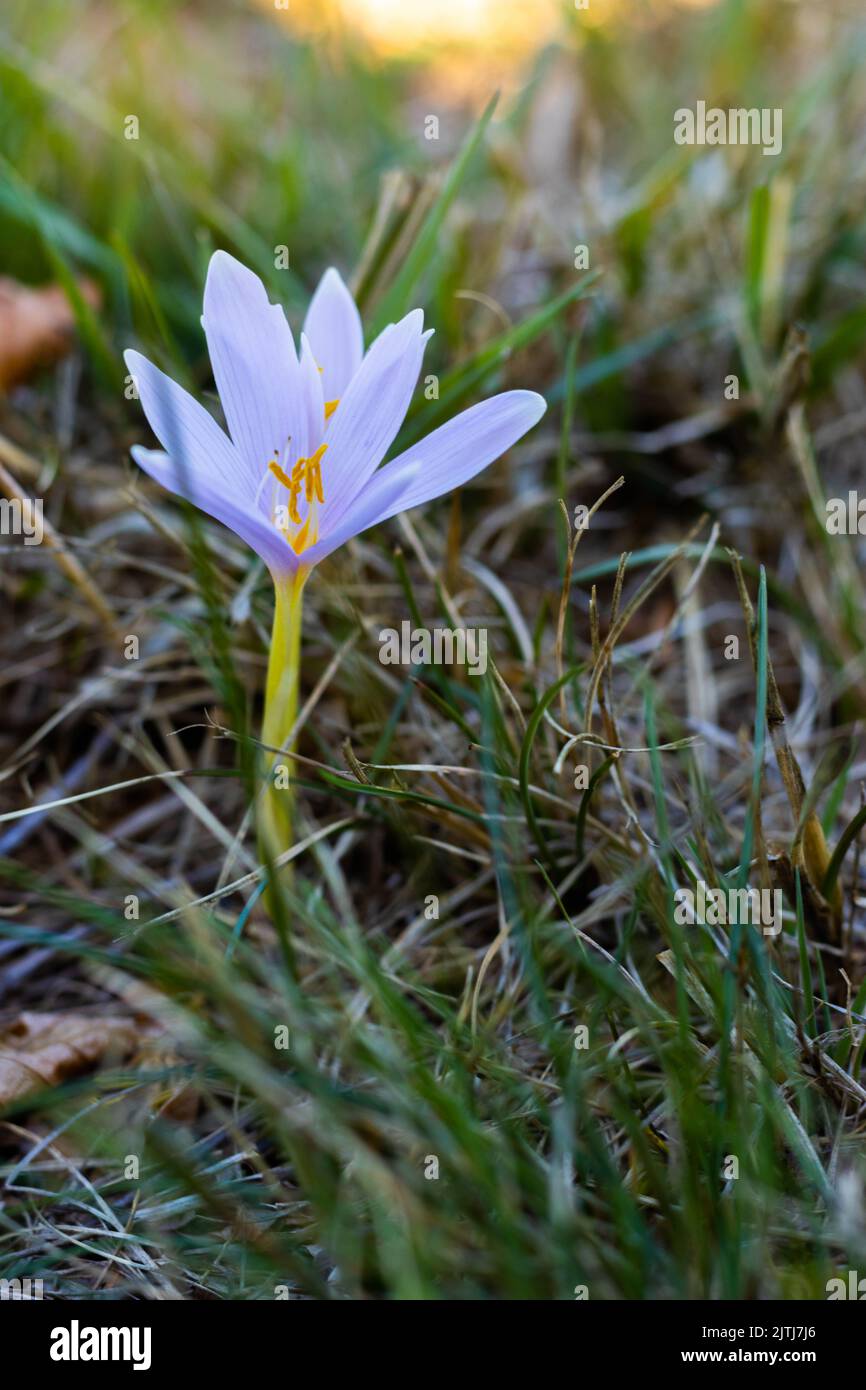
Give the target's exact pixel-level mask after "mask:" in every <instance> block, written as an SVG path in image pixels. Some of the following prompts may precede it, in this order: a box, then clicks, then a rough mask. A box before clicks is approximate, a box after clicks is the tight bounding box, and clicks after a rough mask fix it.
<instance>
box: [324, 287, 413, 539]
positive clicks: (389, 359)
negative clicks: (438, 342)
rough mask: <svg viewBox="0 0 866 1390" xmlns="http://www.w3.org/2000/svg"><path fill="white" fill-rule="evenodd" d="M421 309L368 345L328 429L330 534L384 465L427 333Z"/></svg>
mask: <svg viewBox="0 0 866 1390" xmlns="http://www.w3.org/2000/svg"><path fill="white" fill-rule="evenodd" d="M423 325H424V315H423V314H422V312H421V310H420V309H415V310H414V311H413V312H412V313H411V314H407V315H406V317H405V318H404V319H401V321H400V323H397V324H391V325H390V326H389V327H388V328H386V329H385V330H384V332H382V333H380V334H379V337H378V338H377V339H376V341H375V342H374V343H373V345H372V346H371V348H370V350H369V352H368V353H367V355H366V357H365V358H364V361H363V362H362V363H361V366H360V367H359V369H358V371H357V372H356V373H355V375H354V377H353V378H352V381H351V383H350V385H349V389H348V390H347V392H346V394H345V396H344V397H343V399H342V400H341V402H340V407H339V409H338V410H337V411H336V412H335V413H334V415H333V417H332V419H331V422H330V426H329V428H328V453H327V455H326V462H325V467H324V469H323V477H324V479H325V503H326V506H325V511H324V513H323V518H322V519H323V523H324V525H325V526H326V527H327V528H328V529H330V528H331V526H334V525H336V524H337V523H338V521H340V520H341V518H342V516H343V514H344V512H345V511H346V508H347V506H348V504H349V502H350V501H352V499H353V498H355V497H356V496H357V495H358V494H359V492H360V491H361V490H362V489H363V487H364V484H365V483H366V482H367V480H368V479H369V478H370V476H371V474H372V473H373V472H374V470H375V469H376V468H377V467H378V465H379V464H380V463H381V462H382V459H383V458H384V457H385V455H386V453H387V452H388V450H389V449H390V447H391V445H392V444H393V442H394V439H395V438H396V435H397V431H398V430H399V428H400V426H401V425H402V423H403V420H404V419H405V416H406V411H407V410H408V409H409V402H410V401H411V399H412V393H413V391H414V390H415V386H416V383H417V381H418V373H419V371H420V370H421V359H422V357H423V356H424V347H425V344H426V342H427V339H428V338H429V337H430V333H429V332H428V333H424V332H422V328H423Z"/></svg>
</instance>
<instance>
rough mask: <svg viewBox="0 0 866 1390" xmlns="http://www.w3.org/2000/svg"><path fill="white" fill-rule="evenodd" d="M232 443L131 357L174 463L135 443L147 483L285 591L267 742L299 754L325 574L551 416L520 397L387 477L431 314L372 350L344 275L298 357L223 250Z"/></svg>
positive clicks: (217, 278)
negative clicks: (307, 652)
mask: <svg viewBox="0 0 866 1390" xmlns="http://www.w3.org/2000/svg"><path fill="white" fill-rule="evenodd" d="M202 323H203V326H204V331H205V337H206V339H207V345H208V351H209V353H210V359H211V365H212V367H213V374H214V378H215V381H216V386H217V390H218V392H219V397H220V401H221V404H222V408H223V413H224V415H225V421H226V426H227V432H226V431H224V430H223V429H221V428H220V426H219V425H218V424H217V422H216V421H215V420H214V419H213V417H212V416H211V415H210V414H209V413H208V411H207V410H205V408H204V407H203V406H202V405H200V404H199V403H198V402H197V401H196V400H195V399H194V398H193V397H192V396H191V395H189V394H188V392H186V391H184V390H183V389H182V388H181V387H180V386H178V385H177V383H176V382H174V381H172V380H171V378H170V377H168V376H166V375H165V373H164V372H161V371H160V370H159V368H158V367H155V366H154V365H153V363H152V362H149V361H148V360H147V358H146V357H143V356H142V355H141V353H139V352H131V351H130V352H127V353H125V360H126V364H127V366H128V368H129V370H130V372H131V374H132V377H133V379H134V381H135V383H136V386H137V388H138V394H139V397H140V399H141V403H142V406H143V407H144V413H145V415H146V416H147V419H148V421H149V423H150V426H151V428H152V430H153V432H154V434H155V435H156V436H157V438H158V439H159V441H160V443H161V444H162V446H163V450H164V452H162V451H159V450H152V449H145V448H142V447H141V446H140V445H136V446H135V447H134V448H133V450H132V456H133V458H134V459H135V461H136V463H138V464H139V465H140V466H141V467H142V468H143V469H144V470H145V472H146V473H149V474H150V476H151V477H152V478H154V479H156V481H157V482H158V483H161V484H162V486H163V487H165V488H167V489H168V490H169V491H170V492H174V493H178V494H179V495H180V496H182V497H185V498H187V499H188V500H189V501H190V502H192V503H194V504H195V505H196V506H197V507H199V508H200V509H201V510H202V511H203V512H207V514H208V515H209V516H212V517H215V518H216V519H217V520H218V521H221V522H223V523H224V525H226V526H228V527H229V528H230V529H231V530H232V531H234V532H235V534H236V535H238V536H240V537H241V538H242V539H243V540H244V541H246V543H247V544H248V545H249V546H251V547H252V549H253V550H254V551H256V553H257V554H258V555H260V556H261V558H262V559H263V560H264V562H265V564H266V565H267V567H268V569H269V570H270V572H271V575H272V576H273V580H274V585H275V590H276V612H275V619H274V634H273V641H272V644H271V652H270V662H269V669H268V682H267V688H266V693H265V721H264V730H263V741H264V742H265V743H266V744H267V745H269V746H270V747H271V748H284V747H285V746H286V741H287V740H288V741H289V742H290V734H291V730H292V725H293V723H294V717H295V708H296V696H297V685H298V665H299V655H298V649H299V641H300V622H301V619H300V603H301V592H302V589H303V586H304V583H305V581H306V579H307V577H308V575H309V574H310V571H311V570H312V568H313V567H314V566H315V565H317V564H318V563H319V561H320V560H323V559H324V558H325V556H327V555H330V554H331V552H332V551H334V550H336V549H337V547H338V546H340V545H342V544H343V543H344V542H345V541H347V540H349V539H350V538H351V537H352V536H357V535H358V534H359V533H360V532H362V531H366V530H367V528H368V527H370V526H374V525H375V524H376V523H377V522H379V521H385V520H386V519H387V518H388V517H391V516H393V515H394V514H395V513H396V512H401V511H406V510H407V509H408V508H410V507H417V506H420V505H421V504H422V503H424V502H429V501H431V500H432V499H433V498H434V497H439V496H441V495H442V493H445V492H449V491H450V490H451V489H452V488H455V487H460V486H461V485H462V484H463V483H466V482H468V481H469V479H470V478H473V477H474V476H475V475H476V473H480V472H481V470H482V468H486V467H487V465H488V464H490V463H492V462H493V460H494V459H496V458H498V457H499V456H500V454H502V453H504V452H505V450H506V449H508V448H510V447H511V445H512V444H514V443H515V442H516V440H518V439H520V437H521V436H522V435H524V434H525V433H526V431H527V430H529V429H530V428H531V427H532V426H533V425H534V424H536V422H537V421H538V420H539V419H540V418H541V416H542V415H543V414H544V410H545V403H544V401H543V400H542V398H541V396H539V395H536V393H535V392H534V391H506V392H504V393H503V394H501V395H498V396H492V397H491V398H490V399H489V400H486V401H482V402H480V404H478V405H474V406H472V407H471V408H470V409H469V410H466V411H464V412H463V413H462V414H460V415H457V416H456V417H455V418H454V419H453V420H450V421H449V422H448V423H447V424H445V425H442V426H441V427H440V428H439V429H436V430H433V432H432V433H431V434H428V435H427V437H426V438H424V439H422V440H421V441H420V443H418V444H413V445H412V447H411V448H410V449H408V450H406V452H405V453H402V454H399V455H398V456H397V458H394V459H392V460H391V461H390V462H389V463H385V464H384V465H383V464H382V460H383V459H384V458H385V456H386V454H387V453H388V451H389V449H390V448H391V445H392V444H393V442H394V440H395V438H396V436H397V433H398V431H399V429H400V426H401V425H402V423H403V420H404V418H405V416H406V412H407V410H408V408H409V404H410V402H411V399H412V395H413V393H414V391H415V388H416V385H417V382H418V376H419V373H420V370H421V359H422V357H423V354H424V348H425V345H426V343H427V339H428V338H429V337H430V331H427V332H425V331H424V315H423V313H422V312H421V310H420V309H415V310H414V311H413V312H412V313H410V314H407V315H406V317H405V318H404V319H401V321H400V322H399V323H396V324H390V325H389V326H388V327H387V328H385V329H384V330H383V332H382V333H380V334H379V336H378V337H377V338H376V339H375V341H374V342H373V343H371V345H370V347H369V348H368V349H367V351H366V352H365V351H364V338H363V330H362V326H361V317H360V314H359V313H358V309H357V307H356V305H355V302H354V300H353V298H352V296H351V294H350V293H349V291H348V289H347V288H346V286H345V284H344V283H343V281H342V279H341V278H340V276H339V274H338V273H337V271H336V270H328V271H326V273H325V275H324V276H323V278H322V280H321V282H320V284H319V287H318V289H317V290H316V292H315V294H314V295H313V298H312V300H311V302H310V306H309V309H308V311H307V316H306V320H305V322H304V328H303V331H302V333H301V348H300V354H299V353H298V351H297V349H296V347H295V342H294V339H293V337H292V331H291V328H290V327H289V324H288V322H287V320H286V316H285V314H284V312H283V310H282V308H281V307H280V306H279V305H277V304H271V303H270V301H269V299H268V295H267V291H266V290H265V287H264V285H263V284H262V282H261V280H260V279H259V278H258V276H256V275H254V274H253V272H252V271H251V270H248V269H247V268H246V267H245V266H243V265H241V264H240V262H239V261H236V260H235V259H234V258H233V257H232V256H229V255H227V253H226V252H225V251H217V252H215V254H214V255H213V257H212V258H211V262H210V266H209V269H208V275H207V283H206V285H205V292H204V314H203V316H202Z"/></svg>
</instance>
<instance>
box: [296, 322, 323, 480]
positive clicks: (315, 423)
mask: <svg viewBox="0 0 866 1390" xmlns="http://www.w3.org/2000/svg"><path fill="white" fill-rule="evenodd" d="M300 380H301V400H302V401H303V411H304V431H303V442H302V443H299V446H298V447H299V453H298V455H297V457H298V458H308V457H309V456H310V454H312V453H315V451H316V449H318V447H319V445H320V444H321V443H322V440H323V438H324V435H325V397H324V395H323V392H322V373H321V372H320V371H319V366H318V363H317V362H316V358H315V356H314V354H313V349H312V346H311V344H310V343H309V341H308V339H307V336H306V334H305V333H302V334H301V372H300Z"/></svg>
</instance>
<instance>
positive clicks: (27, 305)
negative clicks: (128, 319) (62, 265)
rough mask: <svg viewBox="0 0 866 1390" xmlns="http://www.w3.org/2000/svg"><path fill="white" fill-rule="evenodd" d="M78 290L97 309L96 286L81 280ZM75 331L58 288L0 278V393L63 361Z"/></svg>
mask: <svg viewBox="0 0 866 1390" xmlns="http://www.w3.org/2000/svg"><path fill="white" fill-rule="evenodd" d="M79 289H80V290H81V293H82V295H83V297H84V299H85V300H86V302H87V303H88V304H89V305H90V306H91V308H94V309H95V308H98V306H99V302H100V295H99V290H98V289H97V287H96V285H94V284H93V282H92V281H90V280H81V281H79ZM74 331H75V315H74V314H73V312H72V305H71V304H70V302H69V300H68V298H67V297H66V293H65V291H64V290H63V289H61V287H60V286H59V285H42V286H40V287H39V288H38V289H37V288H34V287H33V286H31V285H20V284H19V283H18V281H17V280H11V279H9V278H8V276H0V391H6V390H8V389H9V387H10V386H14V385H16V384H17V383H18V382H21V381H25V380H26V379H27V377H28V376H30V375H31V373H32V372H34V371H35V370H36V368H37V367H42V366H45V365H47V364H48V363H50V362H56V361H57V359H58V358H60V357H63V356H64V355H65V354H66V353H67V352H68V351H69V349H70V347H71V346H72V341H73V334H74Z"/></svg>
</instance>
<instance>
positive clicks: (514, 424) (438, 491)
mask: <svg viewBox="0 0 866 1390" xmlns="http://www.w3.org/2000/svg"><path fill="white" fill-rule="evenodd" d="M546 409H547V403H546V401H545V400H544V399H543V397H542V396H539V395H537V393H536V392H535V391H503V393H502V394H501V395H499V396H491V397H490V399H489V400H486V401H480V402H479V404H478V405H473V406H471V407H470V408H469V410H464V411H463V412H462V414H460V415H455V417H454V419H453V420H449V421H448V423H447V424H445V425H440V427H439V429H438V430H433V432H432V434H428V435H427V436H426V438H424V439H422V440H420V441H419V443H417V444H413V445H412V447H411V448H410V449H407V450H406V452H405V453H404V454H400V455H399V456H398V457H397V458H395V459H393V460H392V462H391V463H388V464H386V465H385V467H384V468H382V469H380V471H379V472H378V473H377V474H376V475H375V477H374V481H375V482H378V481H379V480H380V479H382V480H384V479H385V478H388V479H389V480H396V479H398V478H399V477H400V475H401V473H402V474H403V477H404V486H403V488H402V490H401V491H399V492H398V493H397V494H396V495H395V497H394V501H393V505H391V506H390V509H389V510H386V511H383V512H382V514H381V516H380V517H379V520H380V521H384V520H386V518H387V517H389V516H393V515H394V514H395V512H405V511H408V510H409V508H410V507H417V506H420V504H421V503H422V502H429V501H431V499H432V498H434V497H441V496H442V494H443V493H444V492H450V491H451V490H452V489H453V488H455V487H462V486H463V484H464V483H467V482H468V481H469V479H470V478H474V477H475V475H476V473H480V472H481V470H482V468H486V467H487V466H488V464H491V463H493V461H494V459H498V458H499V457H500V455H501V454H504V453H505V452H506V450H507V449H510V448H511V446H512V444H516V442H517V440H518V439H520V438H522V436H523V435H524V434H526V432H527V430H531V429H532V427H533V425H537V424H538V421H539V420H540V419H541V417H542V415H543V414H544V412H545V410H546ZM416 465H417V466H416ZM354 507H355V503H354V502H353V503H352V506H351V508H350V510H353V509H354Z"/></svg>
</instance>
